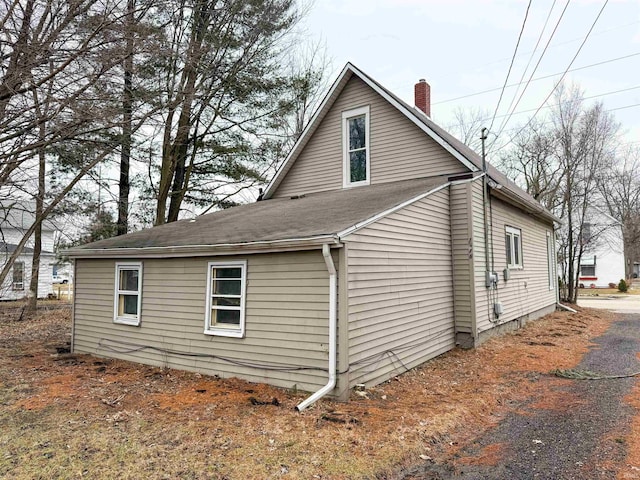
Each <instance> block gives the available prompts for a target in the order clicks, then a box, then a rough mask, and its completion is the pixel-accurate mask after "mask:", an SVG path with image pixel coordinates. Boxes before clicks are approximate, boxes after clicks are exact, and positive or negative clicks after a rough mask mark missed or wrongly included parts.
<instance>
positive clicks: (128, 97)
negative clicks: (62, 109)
mask: <svg viewBox="0 0 640 480" xmlns="http://www.w3.org/2000/svg"><path fill="white" fill-rule="evenodd" d="M134 9H135V4H134V0H127V18H126V24H125V35H126V47H125V48H126V57H125V58H124V62H123V69H124V90H123V92H122V150H121V152H120V182H119V184H118V187H119V192H118V221H117V234H118V235H124V234H125V233H127V231H128V230H129V221H128V219H129V190H130V182H129V165H130V163H131V138H132V132H131V130H132V128H131V127H132V125H131V124H132V110H133V91H132V82H133V53H134V50H133V49H134V46H133V23H134V17H133V13H134Z"/></svg>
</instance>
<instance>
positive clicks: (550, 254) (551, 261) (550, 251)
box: [547, 232, 557, 290]
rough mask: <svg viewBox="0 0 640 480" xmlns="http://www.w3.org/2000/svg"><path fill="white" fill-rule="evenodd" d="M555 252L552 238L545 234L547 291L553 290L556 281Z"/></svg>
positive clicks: (548, 233) (549, 234)
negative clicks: (547, 273) (547, 274)
mask: <svg viewBox="0 0 640 480" xmlns="http://www.w3.org/2000/svg"><path fill="white" fill-rule="evenodd" d="M555 267H556V251H555V248H554V245H553V236H552V235H551V232H547V269H548V272H549V290H555V288H556V285H557V283H556V282H557V280H556V275H555V271H556V268H555Z"/></svg>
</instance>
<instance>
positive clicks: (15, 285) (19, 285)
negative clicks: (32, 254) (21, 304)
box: [11, 261, 26, 292]
mask: <svg viewBox="0 0 640 480" xmlns="http://www.w3.org/2000/svg"><path fill="white" fill-rule="evenodd" d="M17 264H20V265H22V281H21V282H15V281H14V278H13V277H14V275H15V270H14V269H15V268H16V265H17ZM25 268H26V267H25V262H23V261H16V262H13V267H11V290H14V291H20V292H21V291H24V271H25Z"/></svg>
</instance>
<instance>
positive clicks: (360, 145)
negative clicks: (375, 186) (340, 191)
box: [342, 106, 371, 187]
mask: <svg viewBox="0 0 640 480" xmlns="http://www.w3.org/2000/svg"><path fill="white" fill-rule="evenodd" d="M369 136H370V135H369V107H368V106H366V107H361V108H356V109H354V110H348V111H346V112H342V138H343V168H342V173H343V179H344V181H343V186H344V187H356V186H358V185H369V179H370V176H371V173H370V165H369Z"/></svg>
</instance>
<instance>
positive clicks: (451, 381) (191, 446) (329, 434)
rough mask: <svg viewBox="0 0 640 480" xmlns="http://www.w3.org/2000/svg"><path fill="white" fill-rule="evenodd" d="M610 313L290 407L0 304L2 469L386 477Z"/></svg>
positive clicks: (268, 392)
mask: <svg viewBox="0 0 640 480" xmlns="http://www.w3.org/2000/svg"><path fill="white" fill-rule="evenodd" d="M613 319H614V316H613V314H608V313H605V312H603V311H597V310H588V309H581V311H580V312H579V313H578V314H574V315H572V314H568V313H559V312H558V313H554V314H552V315H549V316H547V317H546V318H544V319H542V320H539V321H536V322H532V323H530V324H529V325H527V326H526V327H525V328H524V329H522V330H519V331H517V332H514V333H512V334H507V335H504V336H502V337H499V338H495V339H493V340H490V341H489V342H487V343H486V344H484V345H483V346H482V347H480V348H478V349H476V350H472V351H462V350H454V351H452V352H449V353H448V354H445V355H443V356H441V357H439V358H437V359H435V360H433V361H430V362H428V363H426V364H425V365H423V366H422V367H420V368H417V369H414V370H411V371H409V372H407V373H405V374H403V375H401V376H400V377H398V378H396V379H394V380H391V381H389V382H387V383H386V384H383V385H380V386H378V387H375V388H371V389H368V390H367V391H366V395H364V396H360V395H356V394H354V395H353V397H352V399H351V401H350V402H348V403H335V402H331V401H328V400H321V401H320V402H319V403H318V404H317V405H315V406H313V407H312V408H309V409H308V410H306V411H304V412H302V413H296V412H295V411H294V406H295V405H296V404H297V403H298V402H299V401H301V400H302V399H303V398H304V397H305V396H306V395H305V394H304V393H301V392H291V391H285V390H281V389H276V388H273V387H268V386H265V385H259V384H253V383H248V382H244V381H241V380H238V379H219V378H215V377H207V376H202V375H198V374H193V373H186V372H180V371H176V370H163V369H159V368H152V367H146V366H142V365H137V364H132V363H127V362H122V361H114V360H106V359H101V358H97V357H92V356H86V355H72V354H69V353H65V352H67V349H68V346H69V335H70V321H69V313H68V312H67V311H64V310H57V311H55V310H54V311H49V312H44V313H42V314H39V315H38V317H37V318H33V319H30V320H25V319H23V320H21V321H16V315H15V312H14V311H12V310H6V309H5V310H0V477H2V478H12V479H40V478H41V479H51V478H70V479H71V478H83V477H86V478H119V479H139V478H148V479H161V478H181V479H205V478H207V479H209V478H210V479H252V478H256V479H265V478H283V479H313V478H317V479H352V478H394V477H395V476H396V475H397V474H398V472H401V471H402V470H403V469H405V468H407V467H410V466H411V465H415V464H419V463H424V462H430V461H438V460H439V459H442V458H445V457H447V456H450V455H451V454H452V453H453V452H455V451H456V450H457V449H459V448H460V447H461V446H462V445H463V444H464V443H465V442H467V441H469V439H470V438H472V437H474V436H477V435H478V434H480V433H482V432H483V431H485V430H486V429H488V428H491V427H492V426H494V425H496V424H497V423H498V422H499V421H500V420H501V419H502V418H504V416H505V415H507V414H508V413H509V412H513V411H517V410H518V408H519V406H520V405H522V402H523V401H526V400H532V401H543V399H544V398H545V393H550V392H548V391H545V390H546V389H548V386H549V385H551V386H553V385H558V384H562V383H563V382H570V381H571V380H565V379H560V378H553V379H551V381H545V382H540V381H539V380H540V379H541V378H542V377H544V378H547V377H549V372H550V371H551V370H552V369H566V368H571V367H573V366H575V365H577V364H578V363H579V362H580V359H581V358H582V356H583V354H584V353H585V352H586V351H587V348H588V346H589V341H590V339H591V338H593V337H595V336H598V335H600V334H601V333H602V332H604V331H605V330H606V329H607V327H608V326H609V325H610V324H611V322H612V321H613ZM543 383H544V385H546V386H545V387H544V388H541V385H542V384H543ZM636 400H637V399H635V398H630V399H629V401H630V403H631V402H636ZM636 404H637V402H636ZM636 406H638V407H640V405H636ZM633 431H634V432H636V434H637V431H638V423H637V422H636V423H635V424H634V428H633ZM629 445H630V446H633V448H634V449H637V447H638V442H637V441H632V440H631V439H630V441H629ZM489 454H491V452H487V455H489ZM638 457H639V455H638V452H635V451H632V452H630V454H629V458H630V459H631V460H633V461H635V460H637V458H638ZM631 460H629V461H631Z"/></svg>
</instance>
